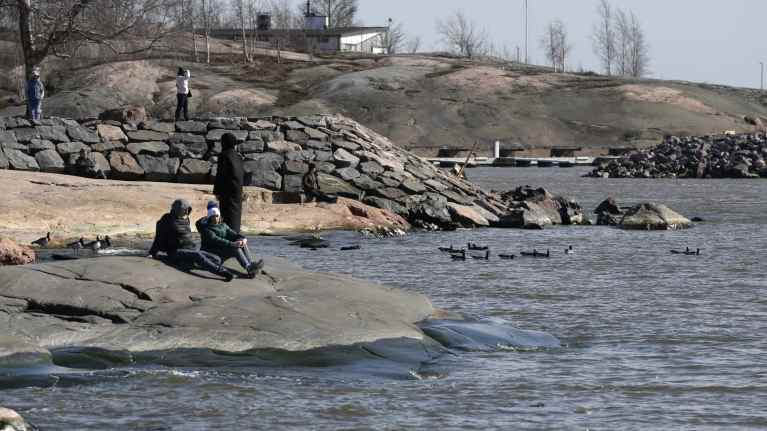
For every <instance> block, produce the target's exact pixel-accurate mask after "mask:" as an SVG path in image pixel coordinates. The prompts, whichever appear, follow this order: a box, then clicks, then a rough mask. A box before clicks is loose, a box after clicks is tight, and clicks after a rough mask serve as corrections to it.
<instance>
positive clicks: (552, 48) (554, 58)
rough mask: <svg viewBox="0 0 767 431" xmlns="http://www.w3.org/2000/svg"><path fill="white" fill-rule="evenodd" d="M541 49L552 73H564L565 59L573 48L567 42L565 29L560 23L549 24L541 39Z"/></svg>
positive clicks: (555, 21)
mask: <svg viewBox="0 0 767 431" xmlns="http://www.w3.org/2000/svg"><path fill="white" fill-rule="evenodd" d="M541 47H542V48H543V50H544V52H545V54H546V58H547V59H548V60H549V62H550V63H551V65H552V66H553V67H554V72H557V71H560V72H564V71H565V66H566V61H567V58H568V56H569V54H570V51H571V50H572V48H573V47H572V45H570V43H569V42H568V35H567V28H565V24H564V23H563V22H562V21H560V20H554V21H552V22H551V23H549V25H548V26H547V27H546V32H545V33H544V35H543V37H542V38H541Z"/></svg>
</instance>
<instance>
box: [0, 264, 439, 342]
mask: <svg viewBox="0 0 767 431" xmlns="http://www.w3.org/2000/svg"><path fill="white" fill-rule="evenodd" d="M0 311H3V312H2V313H0V333H1V334H3V339H4V340H5V341H4V342H3V345H2V347H3V348H2V349H0V356H3V357H13V356H18V355H24V354H40V352H41V351H43V352H44V351H45V349H47V350H52V349H62V348H76V349H87V348H97V349H106V350H109V351H122V352H150V351H153V352H156V351H173V350H179V349H210V350H215V351H219V352H244V351H251V350H260V349H279V350H286V351H306V350H310V349H316V348H322V347H328V346H347V345H353V344H357V343H368V342H375V341H379V340H388V339H403V338H404V339H412V340H422V339H423V338H424V335H423V333H422V332H421V331H420V330H419V329H418V328H417V327H416V326H415V323H417V322H419V321H422V320H424V319H426V318H428V317H429V316H430V315H432V313H433V311H434V310H433V308H432V305H431V303H430V302H429V300H428V299H427V298H425V297H424V296H422V295H420V294H416V293H409V292H405V291H402V290H397V289H392V288H387V287H384V286H380V285H375V284H372V283H368V282H365V281H360V280H355V279H352V278H348V277H344V276H338V275H332V274H318V273H310V272H307V271H304V270H302V269H301V268H299V267H296V266H294V265H291V264H289V263H287V262H286V261H284V260H280V259H276V258H267V259H266V266H265V274H262V275H260V276H259V277H258V278H257V279H255V280H250V279H235V280H234V281H232V282H231V283H226V282H224V281H222V280H221V279H220V278H218V277H215V276H212V275H211V274H208V273H203V272H199V273H198V272H196V271H193V272H191V273H187V272H182V271H179V270H177V269H175V268H173V267H170V266H168V265H166V264H165V263H163V262H161V261H157V260H152V259H147V258H140V257H104V258H97V259H81V260H76V261H68V262H65V263H48V264H40V265H29V266H21V267H6V268H2V269H0Z"/></svg>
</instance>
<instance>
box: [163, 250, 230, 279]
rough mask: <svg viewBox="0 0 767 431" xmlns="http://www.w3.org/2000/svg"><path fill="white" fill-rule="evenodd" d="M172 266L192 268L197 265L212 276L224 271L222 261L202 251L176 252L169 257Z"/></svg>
mask: <svg viewBox="0 0 767 431" xmlns="http://www.w3.org/2000/svg"><path fill="white" fill-rule="evenodd" d="M171 260H172V262H173V263H174V264H176V265H180V266H187V265H189V266H194V265H197V266H199V267H200V268H202V269H204V270H205V271H209V272H212V273H213V274H216V275H220V274H223V273H225V272H227V271H226V269H225V268H223V267H222V266H221V264H222V263H223V260H221V258H220V257H218V256H216V255H215V254H213V253H208V252H207V251H202V250H176V252H175V253H174V254H173V256H172V257H171Z"/></svg>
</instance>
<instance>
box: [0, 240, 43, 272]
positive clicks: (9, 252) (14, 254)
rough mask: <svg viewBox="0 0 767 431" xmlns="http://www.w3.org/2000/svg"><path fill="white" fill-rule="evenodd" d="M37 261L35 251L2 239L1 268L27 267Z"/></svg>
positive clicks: (0, 249)
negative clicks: (10, 266) (6, 266)
mask: <svg viewBox="0 0 767 431" xmlns="http://www.w3.org/2000/svg"><path fill="white" fill-rule="evenodd" d="M34 261H35V251H34V250H32V249H31V248H30V247H24V246H20V245H18V244H16V243H15V242H13V241H11V240H10V239H8V238H2V237H0V266H2V265H27V264H30V263H33V262H34Z"/></svg>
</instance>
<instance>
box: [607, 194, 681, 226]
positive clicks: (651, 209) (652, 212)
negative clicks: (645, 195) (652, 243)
mask: <svg viewBox="0 0 767 431" xmlns="http://www.w3.org/2000/svg"><path fill="white" fill-rule="evenodd" d="M594 214H596V215H597V225H599V226H617V227H619V228H621V229H628V230H674V229H686V228H689V227H690V226H692V222H691V221H690V220H689V219H687V218H686V217H684V216H683V215H681V214H679V213H677V212H676V211H674V210H672V209H671V208H669V207H667V206H666V205H662V204H656V203H652V202H645V203H641V204H637V205H634V206H626V207H622V206H619V205H618V203H617V202H616V201H615V199H613V198H611V197H610V198H607V199H605V200H604V201H602V203H600V204H599V205H598V206H597V208H596V209H595V210H594Z"/></svg>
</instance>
